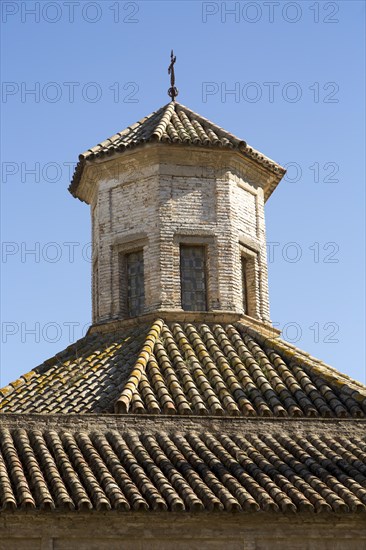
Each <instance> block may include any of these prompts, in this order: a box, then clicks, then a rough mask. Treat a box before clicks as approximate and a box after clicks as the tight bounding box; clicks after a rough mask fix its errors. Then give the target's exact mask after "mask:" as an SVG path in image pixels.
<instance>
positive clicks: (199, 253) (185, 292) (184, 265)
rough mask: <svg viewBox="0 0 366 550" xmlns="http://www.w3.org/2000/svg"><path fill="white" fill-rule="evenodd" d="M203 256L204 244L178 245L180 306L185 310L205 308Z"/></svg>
mask: <svg viewBox="0 0 366 550" xmlns="http://www.w3.org/2000/svg"><path fill="white" fill-rule="evenodd" d="M205 256H206V252H205V247H204V246H188V245H181V247H180V278H181V293H182V308H183V309H184V310H186V311H205V310H207V296H206V258H205Z"/></svg>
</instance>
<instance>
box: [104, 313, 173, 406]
mask: <svg viewBox="0 0 366 550" xmlns="http://www.w3.org/2000/svg"><path fill="white" fill-rule="evenodd" d="M163 325H164V321H163V320H162V319H157V320H156V321H155V322H154V323H153V325H152V327H151V329H150V331H149V332H148V334H147V336H146V339H145V344H144V346H143V348H142V350H141V351H140V353H139V355H138V358H137V361H136V363H135V365H134V367H133V369H132V371H131V372H130V375H129V378H128V380H127V382H126V384H125V385H124V387H123V390H122V393H121V395H120V396H119V398H118V399H117V401H116V403H115V406H114V408H115V412H116V413H122V414H126V413H127V412H128V411H129V407H130V403H131V399H132V396H133V394H134V393H135V391H136V390H137V387H138V385H139V383H140V380H141V377H142V374H143V372H145V370H146V365H147V362H148V360H149V358H150V356H151V354H152V352H153V349H154V345H155V342H156V340H157V338H158V337H159V336H160V333H161V330H162V328H163Z"/></svg>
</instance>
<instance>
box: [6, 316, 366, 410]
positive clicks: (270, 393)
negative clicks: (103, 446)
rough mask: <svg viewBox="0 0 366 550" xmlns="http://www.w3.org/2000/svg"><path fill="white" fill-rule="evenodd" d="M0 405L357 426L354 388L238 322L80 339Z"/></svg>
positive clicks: (360, 398) (358, 400) (364, 402)
mask: <svg viewBox="0 0 366 550" xmlns="http://www.w3.org/2000/svg"><path fill="white" fill-rule="evenodd" d="M0 396H1V399H0V411H1V412H12V413H24V412H28V413H31V412H37V413H55V412H63V413H67V414H68V413H75V414H79V413H90V412H94V413H102V412H113V411H116V412H118V413H122V414H168V415H212V416H233V417H235V416H246V417H255V416H267V417H271V416H275V417H304V416H307V417H333V418H347V417H354V418H357V417H360V418H363V417H365V416H366V414H365V413H366V388H365V387H364V386H362V385H361V384H359V383H357V382H355V381H352V380H351V379H349V378H348V377H346V375H342V374H341V373H337V372H336V371H335V370H334V369H331V368H330V367H327V366H326V365H322V364H321V363H320V362H319V361H316V360H315V359H313V358H310V357H309V356H308V355H305V354H302V352H301V350H296V351H295V350H294V349H293V348H291V347H289V346H287V344H286V343H285V342H283V341H282V340H280V339H279V338H273V339H269V338H268V337H265V336H263V335H261V333H260V332H258V331H255V330H253V329H252V328H250V327H248V326H246V325H244V324H243V323H242V322H238V323H235V324H227V325H221V324H210V325H208V324H205V323H194V324H193V323H184V324H182V323H165V322H164V321H163V320H157V321H156V322H155V323H153V325H152V326H151V325H144V326H140V327H135V328H130V329H124V330H119V331H117V332H114V333H104V334H103V333H96V334H94V335H90V336H86V337H85V338H83V339H82V340H80V341H79V342H76V343H75V344H74V345H72V346H69V348H67V350H65V352H62V353H61V354H58V355H57V356H56V357H54V358H53V359H50V360H48V361H46V362H45V363H44V364H43V365H41V366H40V367H37V368H36V369H34V370H33V371H31V373H30V374H29V375H25V376H22V377H21V378H20V379H19V381H15V382H13V383H11V384H9V385H8V386H7V387H6V388H4V389H3V390H0Z"/></svg>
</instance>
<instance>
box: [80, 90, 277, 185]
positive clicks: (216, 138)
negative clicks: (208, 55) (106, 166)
mask: <svg viewBox="0 0 366 550" xmlns="http://www.w3.org/2000/svg"><path fill="white" fill-rule="evenodd" d="M154 141H155V142H164V143H175V144H177V143H178V144H188V145H195V146H197V145H200V146H205V147H220V148H227V149H236V150H238V151H239V152H240V153H241V154H242V155H244V156H246V157H249V158H251V159H253V160H254V161H255V162H257V163H259V164H261V165H262V166H265V167H266V168H267V169H269V170H270V171H271V172H273V173H274V174H277V175H278V176H279V179H281V178H282V176H283V175H284V173H285V169H284V168H282V167H281V166H280V165H279V164H277V163H276V162H274V161H273V160H271V159H269V158H268V157H266V156H265V155H263V154H262V153H260V152H259V151H256V150H255V149H253V147H250V146H249V145H247V143H246V142H245V141H243V140H242V139H240V138H238V137H236V136H234V135H233V134H231V133H230V132H227V131H226V130H224V129H223V128H221V127H220V126H217V125H216V124H214V123H213V122H211V121H210V120H208V119H206V118H204V117H202V116H201V115H199V114H197V113H195V112H194V111H191V110H190V109H188V107H185V106H184V105H181V104H180V103H177V102H173V101H172V102H170V103H168V104H167V105H165V106H164V107H161V108H160V109H159V110H157V111H155V112H153V113H151V114H150V115H149V116H147V117H144V118H143V119H141V120H139V121H138V122H136V123H135V124H133V125H131V126H129V127H128V128H126V129H125V130H123V131H122V132H118V133H117V134H115V135H114V136H112V137H110V138H108V139H106V140H104V141H102V142H101V143H99V144H98V145H96V146H95V147H91V148H90V149H88V150H87V151H85V152H84V153H82V154H81V155H79V163H78V164H77V166H76V169H75V173H74V176H73V179H72V182H71V185H70V187H69V190H70V192H71V193H72V194H73V195H74V196H76V190H77V187H78V185H79V182H80V180H81V176H82V173H83V170H84V167H85V164H86V162H87V161H93V160H95V159H97V158H102V157H104V156H106V155H111V154H114V153H121V152H123V151H125V150H126V149H130V148H131V147H136V146H139V145H143V144H144V143H148V142H154ZM269 194H270V193H269ZM268 196H269V195H268Z"/></svg>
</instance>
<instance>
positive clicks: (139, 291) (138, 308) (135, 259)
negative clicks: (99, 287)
mask: <svg viewBox="0 0 366 550" xmlns="http://www.w3.org/2000/svg"><path fill="white" fill-rule="evenodd" d="M125 258H126V271H127V311H128V315H129V316H130V317H136V316H137V315H140V314H141V313H143V311H144V307H145V288H144V256H143V251H142V250H138V251H136V252H131V253H129V254H126V256H125Z"/></svg>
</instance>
